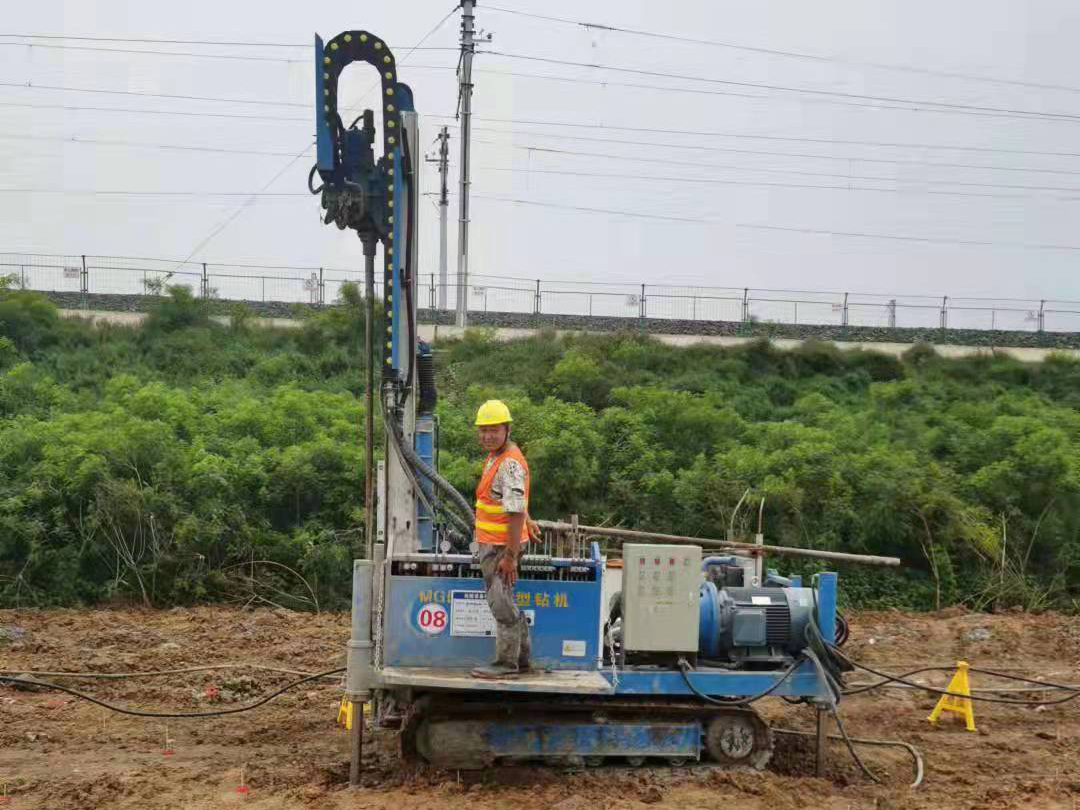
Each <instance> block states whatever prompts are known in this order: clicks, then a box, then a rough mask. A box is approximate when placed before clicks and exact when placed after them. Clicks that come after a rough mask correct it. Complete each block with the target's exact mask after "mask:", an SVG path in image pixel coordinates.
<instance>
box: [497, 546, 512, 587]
mask: <svg viewBox="0 0 1080 810" xmlns="http://www.w3.org/2000/svg"><path fill="white" fill-rule="evenodd" d="M495 573H496V574H498V576H499V578H500V579H501V580H502V581H503V583H505V585H506V587H507V588H513V587H514V583H515V582H517V555H516V554H514V552H512V551H510V550H509V549H507V550H505V551H503V554H502V556H501V557H500V558H499V564H498V565H497V566H496V567H495Z"/></svg>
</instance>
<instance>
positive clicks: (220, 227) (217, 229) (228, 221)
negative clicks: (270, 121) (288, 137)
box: [184, 6, 457, 263]
mask: <svg viewBox="0 0 1080 810" xmlns="http://www.w3.org/2000/svg"><path fill="white" fill-rule="evenodd" d="M456 10H457V7H456V6H455V7H453V8H451V9H450V10H449V11H448V12H447V13H446V15H445V16H443V17H441V18H440V19H439V21H438V22H437V23H435V25H433V26H432V27H431V28H430V29H429V30H428V32H427V33H426V34H424V36H422V37H421V38H420V40H419V41H418V42H417V43H416V44H415V45H414V46H413V47H412V48H410V49H409V51H408V53H406V54H405V55H404V56H403V57H402V58H401V59H399V60H398V63H397V64H398V65H399V66H400V65H402V64H403V63H405V62H406V61H408V59H409V57H411V56H412V55H413V54H414V53H415V52H416V51H417V50H419V48H420V47H421V46H422V45H423V44H424V43H425V42H427V40H428V39H429V38H430V37H431V36H432V35H433V34H434V33H435V32H436V31H438V30H439V29H440V28H442V26H443V24H444V23H445V22H446V21H447V20H448V19H450V17H451V16H452V15H453V14H454V12H455V11H456ZM378 85H379V81H376V82H374V83H372V84H371V85H370V86H369V87H368V89H367V90H366V91H365V93H364V95H363V96H361V100H362V99H363V98H364V97H366V96H367V94H368V93H370V92H371V91H372V90H373V89H374V88H375V87H377V86H378ZM314 145H315V144H314V142H308V143H307V144H305V145H304V147H303V149H302V150H301V151H299V152H297V153H296V155H295V157H293V158H292V159H290V160H289V161H288V162H287V163H286V164H285V165H284V166H282V167H281V170H280V171H278V172H277V173H276V174H275V175H274V176H273V177H271V178H270V179H269V180H268V181H267V182H266V184H265V185H263V186H262V187H261V188H260V189H259V192H257V193H263V192H265V191H266V190H267V189H269V188H270V186H272V185H273V184H274V183H276V182H277V181H278V179H279V178H281V177H282V176H283V175H284V174H285V172H287V171H288V170H289V169H291V168H292V167H293V166H295V165H296V162H297V161H298V160H300V158H302V157H303V156H304V155H305V154H307V152H308V150H309V149H311V147H312V146H314ZM256 199H257V198H256V197H255V196H254V195H252V196H251V197H249V198H248V199H246V200H245V201H244V202H242V203H241V204H240V205H238V206H237V207H236V210H234V211H233V212H232V213H231V214H230V215H229V216H227V217H226V218H225V219H223V220H222V221H221V222H220V223H218V224H217V225H215V226H214V227H213V228H211V229H210V231H209V232H208V233H207V234H206V236H205V237H203V238H202V239H200V240H199V242H198V243H197V244H196V245H195V247H193V248H192V249H191V252H190V253H188V255H187V256H186V257H185V258H184V262H185V263H186V262H188V261H190V260H191V259H192V258H193V257H194V256H195V254H197V253H198V252H199V251H200V250H202V249H203V248H204V247H206V246H207V245H208V244H209V243H210V242H211V241H212V240H213V239H215V238H216V237H217V236H218V235H219V234H220V233H221V232H222V231H224V230H225V229H226V228H228V227H229V226H230V225H232V223H233V222H235V221H236V220H237V218H238V217H239V216H240V215H241V214H242V213H244V211H246V210H247V209H248V207H249V206H250V205H251V204H252V203H254V202H255V200H256Z"/></svg>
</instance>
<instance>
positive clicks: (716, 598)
mask: <svg viewBox="0 0 1080 810" xmlns="http://www.w3.org/2000/svg"><path fill="white" fill-rule="evenodd" d="M699 593H700V603H699V610H700V621H699V624H698V646H699V650H698V652H699V654H700V655H702V656H704V657H706V658H722V659H725V660H730V661H746V660H761V661H766V660H768V661H775V660H778V659H781V658H788V657H791V656H793V655H795V654H796V653H798V652H799V651H800V650H802V649H803V648H804V647H805V646H806V627H807V625H808V624H809V622H810V618H811V616H812V611H813V609H814V593H813V590H812V589H810V588H730V587H729V588H717V587H716V585H715V584H713V583H712V582H710V581H705V582H703V583H701V588H700V591H699Z"/></svg>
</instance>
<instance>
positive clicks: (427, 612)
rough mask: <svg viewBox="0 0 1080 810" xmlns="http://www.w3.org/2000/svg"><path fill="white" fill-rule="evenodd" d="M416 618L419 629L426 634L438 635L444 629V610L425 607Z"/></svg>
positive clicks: (437, 607)
mask: <svg viewBox="0 0 1080 810" xmlns="http://www.w3.org/2000/svg"><path fill="white" fill-rule="evenodd" d="M416 618H417V622H418V623H419V625H420V629H421V630H423V631H424V632H426V633H438V632H439V631H441V630H442V629H443V628H444V627H446V609H445V608H443V607H440V606H431V605H426V606H425V607H422V608H421V609H420V613H419V615H418V616H417V617H416Z"/></svg>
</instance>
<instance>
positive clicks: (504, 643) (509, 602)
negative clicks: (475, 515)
mask: <svg viewBox="0 0 1080 810" xmlns="http://www.w3.org/2000/svg"><path fill="white" fill-rule="evenodd" d="M503 548H504V547H503V546H501V545H496V544H495V543H480V550H479V551H478V553H477V557H478V561H479V563H480V571H481V572H482V573H483V575H484V590H485V591H487V603H488V607H489V608H491V615H492V616H494V617H495V663H496V664H498V665H502V666H507V667H517V668H518V669H528V668H529V654H530V652H531V650H532V646H531V643H530V641H529V625H528V622H527V621H526V620H525V616H524V614H522V612H521V611H520V610H518V606H517V598H516V595H515V593H514V589H513V588H508V587H506V583H505V582H503V580H502V577H500V576H499V573H498V570H497V566H498V564H499V560H501V559H502V556H503Z"/></svg>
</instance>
